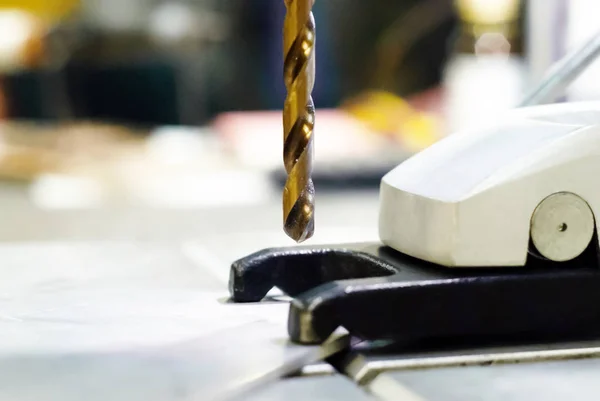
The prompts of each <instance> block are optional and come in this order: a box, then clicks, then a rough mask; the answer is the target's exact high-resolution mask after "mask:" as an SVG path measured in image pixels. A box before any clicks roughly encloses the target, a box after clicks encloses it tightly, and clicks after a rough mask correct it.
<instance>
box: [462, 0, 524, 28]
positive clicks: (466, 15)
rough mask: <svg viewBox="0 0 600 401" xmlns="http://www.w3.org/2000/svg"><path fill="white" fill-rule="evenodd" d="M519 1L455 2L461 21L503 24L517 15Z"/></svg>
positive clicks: (481, 0) (485, 0) (474, 0)
mask: <svg viewBox="0 0 600 401" xmlns="http://www.w3.org/2000/svg"><path fill="white" fill-rule="evenodd" d="M520 6H521V1H520V0H456V7H457V9H458V12H459V14H460V18H461V19H462V20H463V21H467V22H470V23H473V24H486V25H493V24H503V23H507V22H509V21H512V20H515V19H516V18H517V17H518V15H519V8H520Z"/></svg>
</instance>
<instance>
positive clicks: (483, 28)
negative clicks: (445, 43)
mask: <svg viewBox="0 0 600 401" xmlns="http://www.w3.org/2000/svg"><path fill="white" fill-rule="evenodd" d="M456 5H457V10H458V13H459V16H460V19H461V27H460V29H461V33H460V35H459V39H458V40H457V43H456V46H455V49H456V50H455V52H454V54H453V55H452V56H451V57H450V58H449V61H448V64H447V65H446V68H445V71H444V77H443V81H444V88H445V93H446V110H445V116H446V124H447V126H446V129H447V131H448V132H449V133H452V132H455V131H457V130H461V129H465V128H469V127H473V126H478V125H481V124H488V123H490V122H491V121H493V120H494V119H496V118H498V117H499V116H500V115H501V114H502V112H503V111H506V110H509V109H511V108H513V107H514V106H515V105H516V104H517V103H518V102H519V100H520V97H521V96H522V93H523V90H524V74H525V66H524V61H523V58H522V57H521V56H520V55H519V54H516V53H515V52H511V50H513V49H511V47H512V46H513V44H512V42H513V41H514V42H516V41H517V40H518V29H517V26H518V24H517V18H518V12H519V5H520V1H519V0H457V1H456Z"/></svg>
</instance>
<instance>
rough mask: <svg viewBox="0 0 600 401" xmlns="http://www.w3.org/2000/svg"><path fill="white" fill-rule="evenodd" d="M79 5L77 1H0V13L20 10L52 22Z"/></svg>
mask: <svg viewBox="0 0 600 401" xmlns="http://www.w3.org/2000/svg"><path fill="white" fill-rule="evenodd" d="M79 3H80V2H79V0H0V11H2V9H4V10H7V9H15V10H22V11H26V12H28V13H31V14H33V15H35V16H37V17H39V18H43V19H45V20H49V21H53V22H54V21H56V20H59V19H61V18H63V17H65V16H67V15H68V14H70V13H71V12H73V11H74V10H75V9H76V8H77V7H78V6H79Z"/></svg>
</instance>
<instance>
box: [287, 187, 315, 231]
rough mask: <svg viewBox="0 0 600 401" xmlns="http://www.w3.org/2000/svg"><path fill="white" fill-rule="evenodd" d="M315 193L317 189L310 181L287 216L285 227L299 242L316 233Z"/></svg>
mask: <svg viewBox="0 0 600 401" xmlns="http://www.w3.org/2000/svg"><path fill="white" fill-rule="evenodd" d="M314 194H315V189H314V186H313V183H312V181H310V182H309V183H308V185H307V186H306V188H305V191H304V194H303V195H302V196H300V197H299V198H298V201H296V203H295V204H294V206H293V207H292V209H291V210H290V212H289V213H288V214H287V217H286V218H285V223H284V226H283V229H284V231H285V233H286V234H287V235H288V237H290V238H292V239H293V240H294V241H296V242H297V243H301V242H304V241H306V240H307V239H309V238H311V237H312V236H313V234H314V231H315V220H314V211H315V210H314Z"/></svg>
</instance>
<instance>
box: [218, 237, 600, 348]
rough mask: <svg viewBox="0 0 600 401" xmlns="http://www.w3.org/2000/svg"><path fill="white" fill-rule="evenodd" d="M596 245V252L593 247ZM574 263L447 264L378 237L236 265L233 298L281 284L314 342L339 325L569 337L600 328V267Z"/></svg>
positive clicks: (388, 334) (440, 334)
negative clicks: (408, 253)
mask: <svg viewBox="0 0 600 401" xmlns="http://www.w3.org/2000/svg"><path fill="white" fill-rule="evenodd" d="M592 248H593V249H592ZM597 254H598V253H597V249H596V248H594V247H591V249H590V250H588V251H586V252H585V253H584V254H582V255H581V256H580V257H578V258H577V259H575V260H572V261H570V262H565V263H556V262H551V261H547V260H540V259H536V258H533V257H530V258H529V260H528V262H527V264H526V265H525V266H524V267H518V268H515V267H505V268H498V267H494V268H462V269H461V268H446V267H441V266H437V265H434V264H431V263H427V262H424V261H421V260H418V259H415V258H411V257H409V256H406V255H404V254H401V253H399V252H396V251H394V250H392V249H390V248H388V247H386V246H383V245H381V244H377V243H371V244H348V245H339V246H334V247H312V248H311V247H292V248H274V249H265V250H262V251H260V252H257V253H255V254H252V255H249V256H247V257H244V258H242V259H240V260H238V261H236V262H234V263H233V264H232V266H231V274H230V283H229V285H230V293H231V297H232V300H233V301H234V302H257V301H260V300H261V299H263V298H264V297H265V295H266V294H267V293H268V292H269V290H270V289H271V288H273V287H278V288H279V289H280V290H282V291H283V292H284V293H286V294H287V295H289V296H291V297H293V300H292V302H291V305H290V312H289V320H288V332H289V335H290V337H291V339H292V340H293V341H295V342H298V343H303V344H315V343H320V342H322V341H324V340H325V339H327V337H329V335H330V334H331V333H332V332H333V331H334V330H335V329H336V328H338V327H339V326H343V327H344V328H345V329H347V330H348V331H349V332H350V334H352V335H355V336H357V337H360V338H363V339H365V340H375V339H393V340H396V341H398V340H400V341H406V342H409V343H413V342H423V341H428V340H432V341H436V340H439V339H450V338H460V339H462V340H467V339H469V338H472V339H476V340H480V339H482V338H495V339H498V338H500V339H503V340H508V339H511V340H515V339H516V340H521V339H522V340H525V339H552V340H555V339H558V340H560V339H563V338H573V337H581V336H584V337H588V336H594V335H600V267H599V264H598V257H597Z"/></svg>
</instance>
